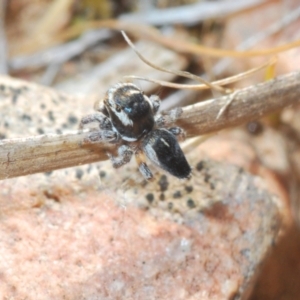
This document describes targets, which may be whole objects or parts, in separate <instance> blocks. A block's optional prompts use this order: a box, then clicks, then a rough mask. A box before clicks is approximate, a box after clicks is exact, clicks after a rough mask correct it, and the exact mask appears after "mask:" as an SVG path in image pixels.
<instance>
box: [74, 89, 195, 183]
mask: <svg viewBox="0 0 300 300" xmlns="http://www.w3.org/2000/svg"><path fill="white" fill-rule="evenodd" d="M159 106H160V99H159V98H158V97H157V96H154V95H153V96H151V97H147V96H146V95H144V93H143V92H142V91H141V90H140V89H139V88H138V87H137V86H135V85H134V84H132V83H121V84H116V85H115V86H113V87H112V88H110V89H109V90H108V91H107V93H106V95H105V98H104V100H103V104H101V105H100V106H99V107H98V108H96V109H97V110H98V111H99V112H97V113H95V114H92V115H88V116H86V117H84V118H82V120H81V123H80V126H81V127H83V126H85V125H86V124H88V123H91V122H94V121H97V122H98V123H99V131H94V132H92V133H91V134H90V137H89V142H92V143H95V142H98V141H105V142H109V143H116V144H118V145H119V148H118V156H117V157H115V156H112V155H111V154H108V155H109V157H110V159H111V161H112V164H113V166H114V167H115V168H118V167H121V166H122V165H124V164H126V163H128V162H129V161H130V159H131V157H132V155H133V154H134V155H135V156H136V160H137V162H138V165H139V170H140V172H141V173H142V174H143V176H144V177H145V178H146V179H148V180H149V179H151V178H153V175H152V172H151V171H150V169H149V167H148V166H147V164H146V162H145V160H144V156H143V153H145V155H146V156H147V157H148V159H149V160H150V161H151V162H152V163H154V164H155V165H156V166H158V167H160V168H162V169H163V170H165V171H167V172H169V173H170V174H172V175H173V176H176V177H177V178H189V177H190V175H191V167H190V166H189V164H188V162H187V160H186V158H185V156H184V153H183V152H182V150H181V148H180V146H179V144H178V141H177V138H179V137H181V138H182V137H183V136H184V132H183V130H182V129H181V128H180V127H172V128H164V127H163V124H164V122H163V117H161V116H159V115H156V114H157V111H158V109H159Z"/></svg>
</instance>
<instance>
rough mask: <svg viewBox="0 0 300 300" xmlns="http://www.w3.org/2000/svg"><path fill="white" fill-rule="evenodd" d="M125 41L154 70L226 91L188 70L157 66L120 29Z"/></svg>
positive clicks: (219, 90) (218, 90)
mask: <svg viewBox="0 0 300 300" xmlns="http://www.w3.org/2000/svg"><path fill="white" fill-rule="evenodd" d="M121 33H122V35H123V37H124V39H125V41H126V42H127V44H128V45H129V46H130V47H131V48H132V50H133V51H134V52H135V53H136V55H137V56H138V57H139V58H140V59H141V60H142V61H143V62H144V63H145V64H147V65H148V66H150V67H152V68H153V69H156V70H159V71H162V72H166V73H171V74H174V75H177V76H182V77H185V78H189V79H192V80H195V81H199V82H201V83H203V84H204V85H206V86H207V88H210V89H212V90H216V91H217V92H221V93H223V94H225V93H226V92H227V91H226V90H225V89H223V88H222V87H221V86H218V85H215V84H212V83H211V82H209V81H207V80H205V79H203V78H201V77H199V76H196V75H194V74H191V73H189V72H186V71H178V70H169V69H166V68H162V67H160V66H157V65H155V64H154V63H152V62H151V61H149V60H148V59H146V58H145V57H144V56H143V55H142V54H141V53H140V52H139V51H138V50H137V49H136V47H135V46H134V44H133V43H132V42H131V40H130V39H129V37H128V36H127V34H126V33H125V32H124V31H121Z"/></svg>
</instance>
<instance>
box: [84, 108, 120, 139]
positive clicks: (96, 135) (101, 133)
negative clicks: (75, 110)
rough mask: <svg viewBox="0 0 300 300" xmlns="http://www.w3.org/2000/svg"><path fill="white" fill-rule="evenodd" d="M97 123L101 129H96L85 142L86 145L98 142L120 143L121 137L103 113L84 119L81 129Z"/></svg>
mask: <svg viewBox="0 0 300 300" xmlns="http://www.w3.org/2000/svg"><path fill="white" fill-rule="evenodd" d="M95 122H97V123H98V125H99V129H100V130H98V129H96V128H94V130H93V131H92V132H91V134H90V135H89V136H88V138H86V139H85V140H84V142H86V143H92V144H93V143H98V142H101V141H102V142H109V143H112V144H114V143H118V142H119V140H120V135H119V134H118V133H117V132H115V131H114V130H113V126H112V123H111V121H110V119H109V118H108V117H107V116H105V115H104V114H103V113H100V112H99V113H94V114H91V115H87V116H85V117H83V118H82V119H81V121H80V124H79V128H80V129H82V128H84V127H85V126H86V125H89V124H91V123H95Z"/></svg>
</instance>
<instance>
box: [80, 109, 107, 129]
mask: <svg viewBox="0 0 300 300" xmlns="http://www.w3.org/2000/svg"><path fill="white" fill-rule="evenodd" d="M95 122H98V124H99V128H100V129H102V130H112V124H111V121H110V120H109V118H108V117H107V116H106V115H104V114H103V113H100V112H97V113H94V114H90V115H87V116H85V117H83V118H82V119H81V121H80V124H79V129H83V128H85V127H86V125H89V124H91V123H95Z"/></svg>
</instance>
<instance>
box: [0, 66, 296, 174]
mask: <svg viewBox="0 0 300 300" xmlns="http://www.w3.org/2000/svg"><path fill="white" fill-rule="evenodd" d="M25 84H26V83H25ZM299 95H300V72H294V73H290V74H287V75H283V76H280V77H277V78H275V79H273V80H270V81H268V82H264V83H261V84H258V85H254V86H250V87H247V88H244V89H241V90H239V91H236V93H235V96H234V101H233V102H232V103H231V104H230V106H229V108H228V110H227V111H226V113H225V114H224V115H223V116H222V117H221V118H219V119H216V117H217V115H218V113H219V111H220V109H221V108H222V107H223V106H224V105H225V104H226V103H227V102H228V99H229V98H228V97H231V95H228V96H223V97H220V98H217V99H212V100H208V101H205V102H202V103H197V104H195V105H191V106H187V107H185V108H183V112H182V114H181V116H180V118H179V120H178V121H177V122H176V123H177V125H178V126H181V127H182V128H183V129H184V130H186V132H187V134H188V136H189V137H192V136H199V135H203V134H207V133H211V132H214V131H218V130H221V129H224V128H228V127H232V126H236V125H241V124H244V123H246V122H249V121H251V120H254V119H258V118H260V117H262V116H264V115H266V114H269V113H272V112H274V111H277V110H280V109H282V108H284V107H286V106H289V105H292V104H296V103H299V102H300V98H299ZM87 135H88V132H79V131H74V132H73V133H68V134H62V135H55V134H53V135H41V136H35V137H28V138H17V139H7V140H2V141H0V179H5V178H11V177H16V176H22V175H27V174H32V173H38V172H48V171H52V170H55V169H60V168H66V167H71V166H76V165H81V164H87V163H93V162H95V161H101V160H106V159H107V156H106V154H105V153H106V151H108V150H109V151H113V150H114V146H113V145H108V144H104V143H99V144H97V145H84V144H82V141H83V139H84V138H85V137H86V136H87Z"/></svg>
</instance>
